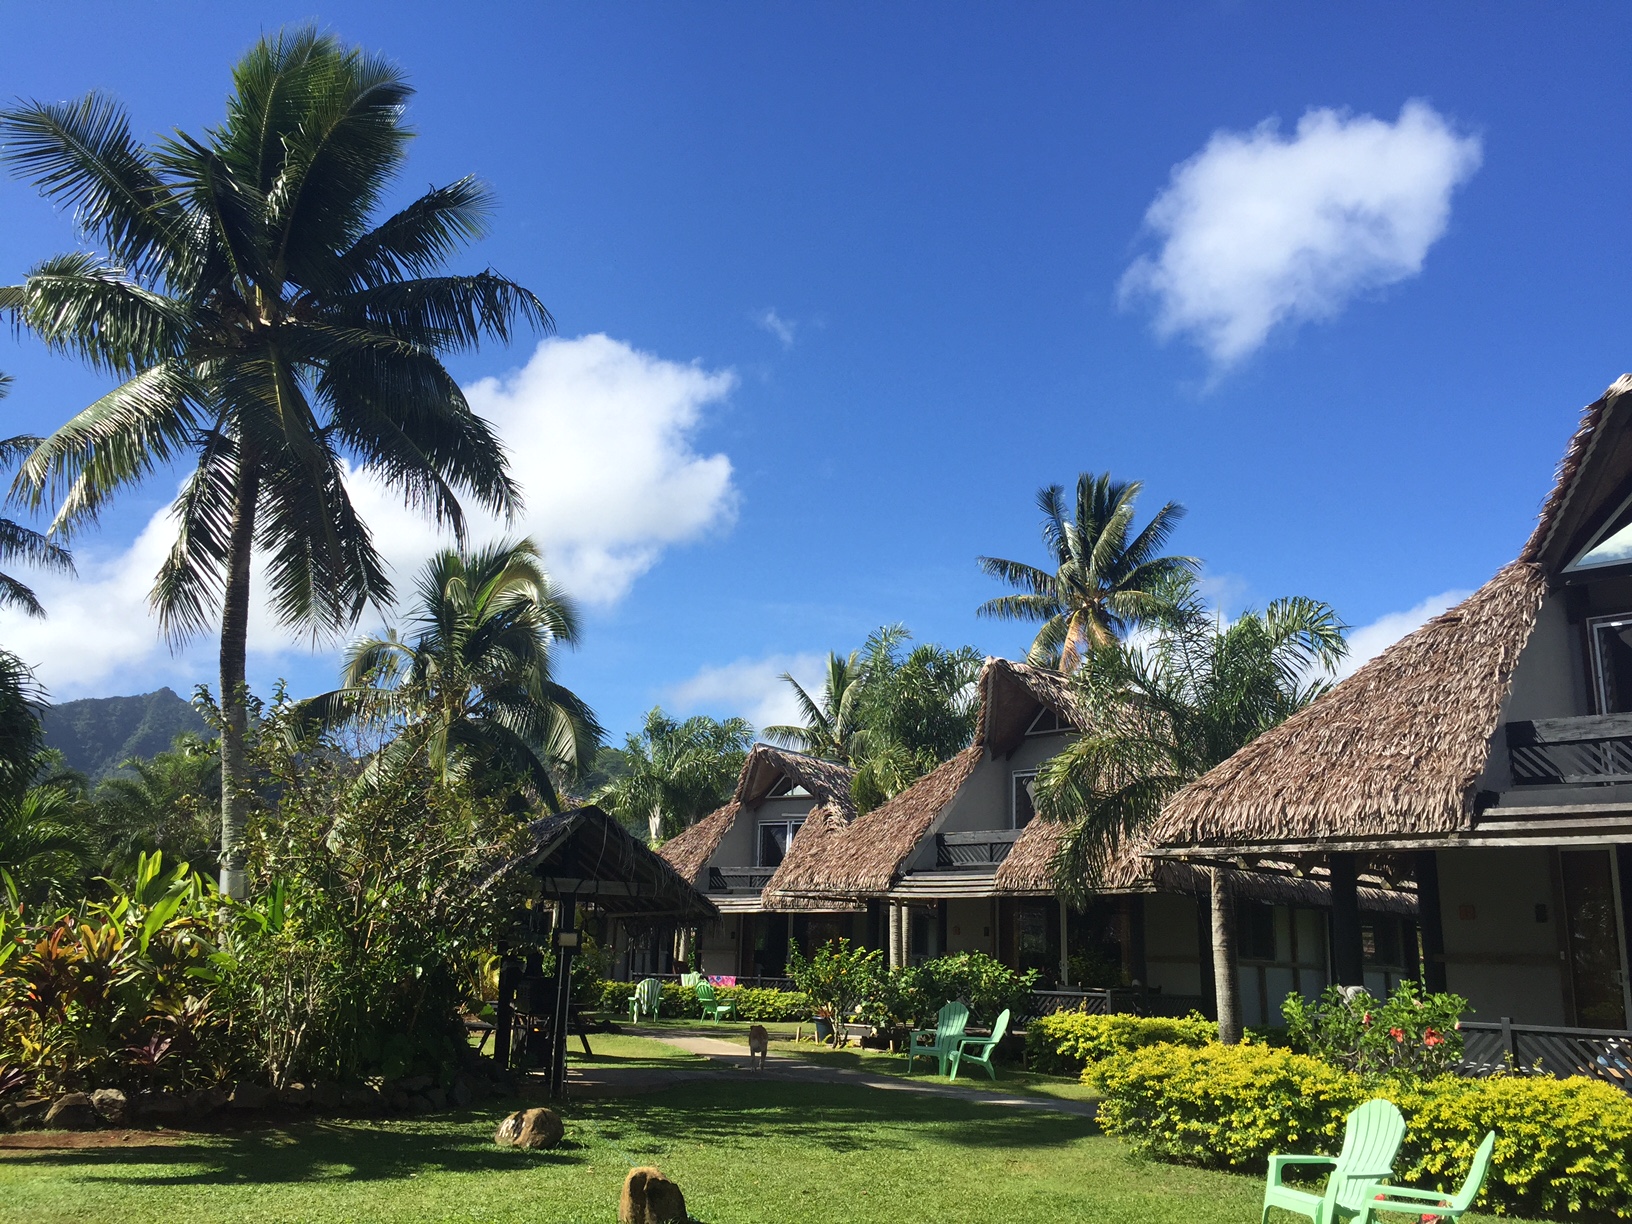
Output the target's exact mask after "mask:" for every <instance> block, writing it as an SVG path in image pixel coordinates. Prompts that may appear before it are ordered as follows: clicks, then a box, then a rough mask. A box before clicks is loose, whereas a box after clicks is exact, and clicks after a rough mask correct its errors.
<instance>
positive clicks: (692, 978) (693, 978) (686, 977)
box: [680, 973, 703, 986]
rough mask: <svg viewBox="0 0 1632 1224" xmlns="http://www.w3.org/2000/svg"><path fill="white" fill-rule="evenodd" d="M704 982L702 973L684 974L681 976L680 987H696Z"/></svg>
mask: <svg viewBox="0 0 1632 1224" xmlns="http://www.w3.org/2000/svg"><path fill="white" fill-rule="evenodd" d="M702 980H703V975H702V974H700V973H682V974H681V975H680V985H682V986H695V985H697V983H698V982H700V981H702Z"/></svg>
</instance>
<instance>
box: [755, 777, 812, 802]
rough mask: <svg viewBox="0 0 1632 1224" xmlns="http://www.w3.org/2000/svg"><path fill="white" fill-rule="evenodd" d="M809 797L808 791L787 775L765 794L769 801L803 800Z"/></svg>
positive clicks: (779, 779)
mask: <svg viewBox="0 0 1632 1224" xmlns="http://www.w3.org/2000/svg"><path fill="white" fill-rule="evenodd" d="M809 795H810V792H809V791H808V790H806V789H805V788H804V787H802V786H800V785H799V783H797V782H795V781H794V780H793V779H792V778H789V777H787V776H786V775H784V776H783V777H780V778H778V779H777V780H776V782H775V784H774V785H773V786H772V787H771V789H770V790H768V791H766V792H765V797H766V798H767V799H801V798H806V797H808V796H809Z"/></svg>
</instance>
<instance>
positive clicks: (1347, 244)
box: [1121, 100, 1481, 370]
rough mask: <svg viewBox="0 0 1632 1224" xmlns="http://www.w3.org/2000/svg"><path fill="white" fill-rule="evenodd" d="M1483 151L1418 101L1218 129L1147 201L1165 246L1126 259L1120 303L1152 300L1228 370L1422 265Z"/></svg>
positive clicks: (1149, 219) (1175, 330) (1162, 328)
mask: <svg viewBox="0 0 1632 1224" xmlns="http://www.w3.org/2000/svg"><path fill="white" fill-rule="evenodd" d="M1480 158H1481V146H1480V141H1479V138H1478V137H1477V136H1467V135H1461V134H1459V133H1458V132H1457V131H1456V130H1455V128H1453V127H1452V125H1451V124H1450V123H1449V122H1448V121H1447V120H1446V119H1445V118H1444V117H1443V116H1442V115H1440V114H1439V113H1438V112H1437V111H1435V110H1434V109H1433V108H1432V107H1431V106H1429V105H1428V104H1427V103H1426V102H1422V101H1419V100H1414V101H1410V102H1407V103H1406V104H1405V106H1404V107H1403V108H1402V109H1401V110H1400V117H1399V118H1398V119H1397V120H1396V121H1395V122H1393V123H1388V122H1386V121H1384V120H1381V119H1377V118H1374V117H1373V116H1371V115H1358V116H1355V115H1349V114H1347V113H1346V112H1342V111H1336V110H1330V109H1324V108H1323V109H1311V110H1309V111H1308V112H1306V113H1305V114H1304V116H1303V118H1302V119H1300V120H1299V121H1298V127H1297V132H1296V133H1295V134H1294V135H1293V136H1291V137H1290V138H1288V137H1284V136H1282V135H1281V134H1280V131H1279V130H1278V126H1277V123H1276V121H1275V120H1273V119H1270V120H1265V121H1264V122H1263V123H1261V124H1259V125H1258V126H1257V127H1256V128H1254V129H1253V130H1252V131H1250V132H1230V131H1218V132H1215V133H1214V134H1213V137H1212V139H1211V140H1209V141H1208V142H1207V145H1206V147H1205V148H1203V149H1202V150H1201V152H1199V153H1197V154H1196V155H1195V156H1194V157H1192V158H1190V159H1189V160H1188V161H1185V162H1182V163H1181V164H1179V165H1177V166H1175V167H1174V168H1173V175H1172V179H1171V181H1170V182H1169V183H1168V185H1167V187H1166V188H1164V189H1163V190H1162V192H1161V193H1160V194H1159V195H1158V196H1157V197H1156V199H1155V201H1154V202H1153V203H1152V204H1151V206H1150V208H1149V210H1148V211H1147V212H1146V214H1145V223H1146V225H1147V226H1148V227H1149V229H1150V230H1152V231H1153V232H1154V233H1155V234H1157V235H1158V236H1159V237H1160V239H1161V248H1160V250H1159V251H1157V252H1156V253H1155V254H1154V255H1151V256H1144V257H1141V258H1139V259H1138V260H1136V261H1135V262H1134V263H1133V265H1132V266H1131V267H1130V268H1129V269H1128V271H1127V273H1126V274H1125V275H1124V277H1123V279H1122V285H1121V290H1122V297H1123V301H1124V303H1129V302H1134V301H1140V300H1149V301H1152V302H1153V303H1154V306H1155V315H1156V331H1157V333H1158V334H1159V335H1161V336H1162V337H1164V338H1166V337H1169V336H1173V335H1184V336H1188V337H1190V338H1191V339H1192V340H1194V341H1195V342H1196V343H1197V344H1198V345H1199V346H1200V347H1201V348H1202V349H1203V350H1204V351H1205V352H1206V353H1207V354H1208V356H1209V357H1211V358H1212V360H1213V362H1214V364H1215V366H1216V367H1218V368H1219V369H1221V370H1222V369H1224V368H1226V367H1228V366H1229V365H1231V364H1233V363H1234V362H1237V361H1239V360H1241V359H1242V358H1243V357H1246V356H1247V355H1248V354H1250V353H1252V352H1253V351H1254V350H1256V349H1257V348H1258V347H1259V346H1260V345H1262V344H1263V343H1264V341H1265V339H1266V338H1267V337H1268V335H1269V333H1270V331H1271V330H1273V329H1274V328H1275V327H1276V326H1277V325H1278V324H1282V323H1289V324H1290V323H1297V322H1299V321H1302V320H1309V319H1324V318H1330V317H1332V316H1334V315H1336V314H1338V313H1339V312H1341V311H1342V310H1343V308H1344V307H1345V306H1346V305H1347V304H1348V303H1349V301H1350V300H1352V299H1353V298H1354V297H1355V296H1356V295H1358V294H1361V293H1365V292H1368V291H1371V290H1376V289H1381V288H1383V287H1384V286H1387V285H1392V284H1394V283H1396V282H1398V281H1401V280H1405V279H1407V278H1408V277H1412V276H1415V275H1417V273H1419V272H1420V271H1421V270H1422V264H1423V260H1424V258H1425V257H1426V256H1427V254H1428V248H1429V247H1431V246H1432V245H1433V244H1434V243H1435V242H1436V241H1437V240H1438V239H1439V238H1440V236H1441V235H1443V234H1444V232H1445V228H1446V225H1447V224H1448V222H1449V220H1450V211H1451V193H1452V192H1453V191H1454V190H1455V189H1456V187H1457V186H1458V185H1460V184H1461V183H1463V182H1464V181H1466V180H1467V179H1468V178H1469V176H1471V175H1472V174H1473V172H1474V171H1475V170H1477V169H1478V167H1479V162H1480Z"/></svg>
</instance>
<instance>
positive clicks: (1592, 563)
mask: <svg viewBox="0 0 1632 1224" xmlns="http://www.w3.org/2000/svg"><path fill="white" fill-rule="evenodd" d="M1629 511H1632V499H1629V500H1628V501H1626V502H1623V503H1622V504H1621V508H1620V509H1619V510H1617V511H1616V512H1615V513H1614V515H1613V516H1612V517H1611V518H1610V520H1609V523H1608V525H1606V526H1605V527H1604V529H1603V530H1602V531H1600V532H1599V533H1598V535H1597V536H1596V537H1595V538H1594V539H1593V541H1592V543H1591V544H1590V545H1589V546H1588V547H1587V548H1586V550H1585V551H1584V552H1582V554H1581V555H1580V556H1579V557H1577V558H1576V559H1575V561H1574V563H1573V564H1572V565H1570V566H1569V569H1570V570H1572V571H1573V570H1589V569H1601V568H1603V567H1604V566H1608V565H1624V564H1626V563H1627V562H1628V561H1632V514H1629Z"/></svg>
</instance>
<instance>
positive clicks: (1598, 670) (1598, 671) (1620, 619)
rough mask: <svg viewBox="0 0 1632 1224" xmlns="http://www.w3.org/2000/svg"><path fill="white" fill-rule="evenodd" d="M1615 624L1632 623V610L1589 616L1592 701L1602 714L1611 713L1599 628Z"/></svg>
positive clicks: (1588, 633)
mask: <svg viewBox="0 0 1632 1224" xmlns="http://www.w3.org/2000/svg"><path fill="white" fill-rule="evenodd" d="M1614 625H1632V612H1620V613H1616V614H1615V615H1613V616H1589V617H1588V618H1587V640H1588V641H1589V642H1590V643H1591V644H1592V703H1593V705H1594V707H1596V709H1597V711H1598V713H1600V714H1607V713H1609V693H1608V692H1606V691H1605V688H1604V658H1603V654H1602V652H1601V651H1599V649H1598V629H1599V627H1600V626H1614Z"/></svg>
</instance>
